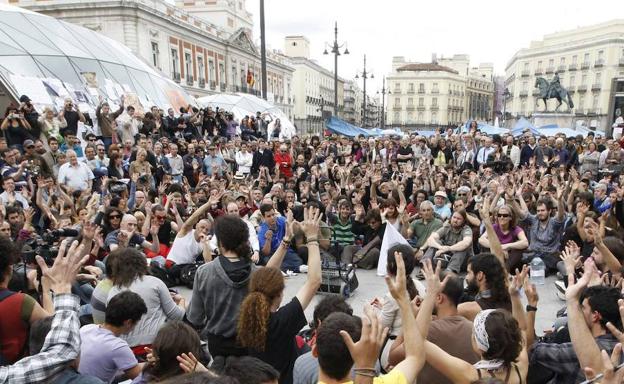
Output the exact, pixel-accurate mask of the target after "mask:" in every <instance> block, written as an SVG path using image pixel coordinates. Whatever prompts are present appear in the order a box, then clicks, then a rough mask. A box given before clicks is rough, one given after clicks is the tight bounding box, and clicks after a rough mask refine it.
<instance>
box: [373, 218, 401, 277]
mask: <svg viewBox="0 0 624 384" xmlns="http://www.w3.org/2000/svg"><path fill="white" fill-rule="evenodd" d="M397 244H405V245H409V243H408V242H407V240H405V238H404V237H403V235H401V233H400V232H399V231H397V229H396V228H394V225H392V224H391V223H390V222H386V230H385V231H384V237H383V239H382V241H381V250H380V252H379V262H377V275H378V276H386V272H387V271H386V268H387V265H388V249H390V248H392V247H393V246H395V245H397Z"/></svg>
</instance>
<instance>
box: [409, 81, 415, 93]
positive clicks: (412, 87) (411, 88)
mask: <svg viewBox="0 0 624 384" xmlns="http://www.w3.org/2000/svg"><path fill="white" fill-rule="evenodd" d="M409 91H410V92H414V83H409Z"/></svg>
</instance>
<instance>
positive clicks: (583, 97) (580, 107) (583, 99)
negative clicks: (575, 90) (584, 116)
mask: <svg viewBox="0 0 624 384" xmlns="http://www.w3.org/2000/svg"><path fill="white" fill-rule="evenodd" d="M584 105H585V96H581V97H579V105H578V108H579V109H583V106H584Z"/></svg>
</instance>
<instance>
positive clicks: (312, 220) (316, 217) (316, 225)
mask: <svg viewBox="0 0 624 384" xmlns="http://www.w3.org/2000/svg"><path fill="white" fill-rule="evenodd" d="M320 224H321V210H320V209H318V208H316V207H308V208H305V209H304V210H303V221H302V222H301V223H300V226H301V230H302V231H303V233H304V235H305V237H306V238H310V237H315V236H318V233H319V229H320Z"/></svg>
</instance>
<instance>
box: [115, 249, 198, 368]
mask: <svg viewBox="0 0 624 384" xmlns="http://www.w3.org/2000/svg"><path fill="white" fill-rule="evenodd" d="M117 253H118V254H117ZM115 254H117V255H115ZM110 257H116V261H115V262H114V263H113V265H112V267H113V275H112V282H113V287H112V288H111V290H110V292H109V293H108V299H107V302H108V301H110V300H111V299H112V298H113V297H114V296H115V295H116V294H118V293H119V292H122V291H132V292H134V293H136V294H138V295H139V296H141V298H142V299H143V300H144V301H145V305H146V306H147V314H145V315H143V317H142V318H141V320H140V321H139V322H138V323H137V325H136V327H135V328H134V329H133V330H132V331H131V332H130V333H128V334H127V335H125V336H124V337H123V338H124V339H125V340H126V341H127V342H128V345H130V347H131V348H132V350H133V351H134V353H135V354H136V355H138V356H142V355H145V354H146V351H145V347H149V346H150V345H151V344H152V342H153V341H154V339H155V338H156V334H157V333H158V330H159V329H160V327H161V326H162V325H163V324H165V321H167V320H182V318H183V317H184V310H185V306H186V305H185V302H184V298H183V297H182V296H180V295H178V294H176V295H174V296H172V295H171V293H170V292H169V290H168V289H167V286H166V285H165V283H163V282H162V280H160V279H158V278H156V277H154V276H149V275H148V274H147V262H146V261H145V256H143V254H142V253H141V252H140V251H139V250H137V249H136V248H130V247H126V248H122V247H119V248H117V249H116V250H114V251H112V252H111V254H110V255H109V258H110Z"/></svg>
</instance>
